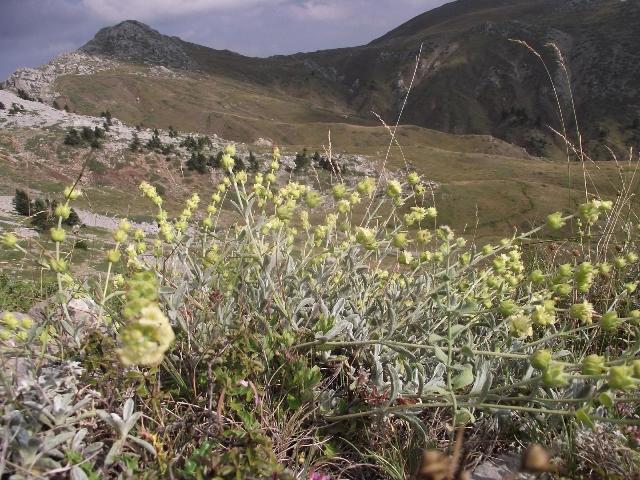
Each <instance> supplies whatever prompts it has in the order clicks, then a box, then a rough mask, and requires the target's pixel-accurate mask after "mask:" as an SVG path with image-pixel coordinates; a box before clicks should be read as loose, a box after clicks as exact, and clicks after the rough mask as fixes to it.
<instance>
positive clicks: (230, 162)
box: [220, 153, 236, 172]
mask: <svg viewBox="0 0 640 480" xmlns="http://www.w3.org/2000/svg"><path fill="white" fill-rule="evenodd" d="M235 164H236V162H235V160H234V159H233V157H232V156H231V155H229V154H228V153H225V154H224V155H222V158H221V159H220V166H221V167H222V169H223V170H224V171H226V172H230V171H232V170H233V167H234V166H235Z"/></svg>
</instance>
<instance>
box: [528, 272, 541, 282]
mask: <svg viewBox="0 0 640 480" xmlns="http://www.w3.org/2000/svg"><path fill="white" fill-rule="evenodd" d="M529 279H530V280H531V281H532V282H533V283H542V282H544V274H543V273H542V271H540V270H534V271H533V272H531V274H530V275H529Z"/></svg>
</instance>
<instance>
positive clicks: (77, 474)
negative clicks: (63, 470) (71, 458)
mask: <svg viewBox="0 0 640 480" xmlns="http://www.w3.org/2000/svg"><path fill="white" fill-rule="evenodd" d="M70 478H71V480H89V477H87V474H86V473H84V470H82V469H81V468H80V467H79V466H77V465H74V466H73V467H71V472H70Z"/></svg>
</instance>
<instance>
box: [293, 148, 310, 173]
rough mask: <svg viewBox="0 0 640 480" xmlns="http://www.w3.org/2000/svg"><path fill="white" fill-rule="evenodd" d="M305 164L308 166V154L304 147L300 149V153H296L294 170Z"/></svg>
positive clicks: (304, 166) (298, 169)
mask: <svg viewBox="0 0 640 480" xmlns="http://www.w3.org/2000/svg"><path fill="white" fill-rule="evenodd" d="M307 166H309V155H308V154H307V149H306V148H305V149H303V150H302V153H296V159H295V171H296V172H297V171H300V170H302V169H303V168H306V167H307Z"/></svg>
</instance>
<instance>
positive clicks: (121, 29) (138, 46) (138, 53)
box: [79, 20, 194, 69]
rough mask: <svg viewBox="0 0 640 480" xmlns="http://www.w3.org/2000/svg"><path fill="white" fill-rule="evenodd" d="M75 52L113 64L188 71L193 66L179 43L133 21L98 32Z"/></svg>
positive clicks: (182, 45)
mask: <svg viewBox="0 0 640 480" xmlns="http://www.w3.org/2000/svg"><path fill="white" fill-rule="evenodd" d="M79 50H80V51H81V52H84V53H88V54H91V55H99V56H106V57H109V58H112V59H117V60H124V61H133V62H140V63H150V64H155V65H165V66H168V67H173V68H182V69H189V68H192V67H193V66H194V65H193V63H194V62H193V60H192V59H191V58H190V57H189V54H188V53H187V51H186V49H185V47H184V42H183V41H182V40H180V39H179V38H177V37H169V36H167V35H162V34H161V33H160V32H158V31H156V30H154V29H153V28H151V27H149V26H148V25H145V24H144V23H141V22H138V21H136V20H126V21H124V22H121V23H119V24H117V25H114V26H112V27H105V28H102V29H101V30H99V31H98V33H97V34H96V36H95V37H94V38H93V39H92V40H90V41H89V42H87V43H86V44H85V45H84V46H82V47H80V49H79Z"/></svg>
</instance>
